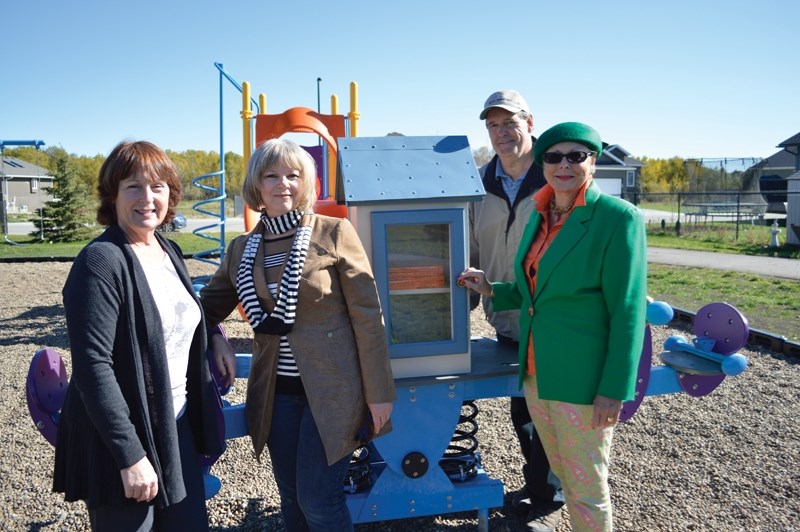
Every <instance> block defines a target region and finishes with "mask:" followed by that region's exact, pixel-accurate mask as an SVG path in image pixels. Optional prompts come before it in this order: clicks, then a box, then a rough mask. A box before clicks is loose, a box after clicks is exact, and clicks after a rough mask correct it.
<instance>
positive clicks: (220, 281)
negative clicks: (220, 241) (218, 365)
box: [201, 139, 396, 532]
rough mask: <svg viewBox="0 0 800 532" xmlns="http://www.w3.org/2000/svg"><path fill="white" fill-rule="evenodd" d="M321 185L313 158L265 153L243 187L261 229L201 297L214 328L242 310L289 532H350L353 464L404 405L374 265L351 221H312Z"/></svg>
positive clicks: (293, 147)
mask: <svg viewBox="0 0 800 532" xmlns="http://www.w3.org/2000/svg"><path fill="white" fill-rule="evenodd" d="M315 184H316V169H315V164H314V160H313V158H312V157H311V156H310V155H309V154H308V153H307V152H306V151H305V150H304V149H303V148H301V147H300V146H298V145H297V144H295V143H294V142H292V141H289V140H283V139H272V140H268V141H267V142H265V143H264V144H263V145H261V146H260V147H259V148H258V149H257V150H256V151H255V153H254V154H253V156H252V158H251V159H250V163H249V165H248V170H247V177H246V178H245V183H244V187H243V196H244V200H245V202H246V203H247V205H248V206H249V207H250V208H251V209H253V210H256V211H260V212H261V213H262V216H261V220H260V221H259V223H258V225H257V226H256V227H255V229H254V230H253V231H251V232H250V233H249V234H246V235H242V236H240V237H238V238H236V239H234V240H233V241H232V242H231V244H230V246H229V248H228V252H227V254H226V255H225V258H224V260H223V263H222V265H221V266H220V268H219V270H218V271H217V272H216V274H215V275H214V277H213V278H212V279H211V281H210V282H209V284H208V285H207V286H206V287H205V288H204V289H203V290H202V292H201V299H202V303H203V308H204V310H205V312H206V317H207V320H208V322H209V324H210V325H216V324H218V323H220V322H221V321H222V320H224V319H225V318H226V317H227V316H228V315H229V314H230V312H231V311H233V310H234V308H235V307H236V306H237V305H239V304H241V305H242V308H243V309H244V311H245V314H246V316H247V319H248V321H249V322H250V325H251V326H252V328H253V331H254V335H255V338H254V342H253V361H252V365H251V370H250V376H249V381H248V387H247V402H246V417H247V423H248V432H249V434H250V437H251V438H252V441H253V446H254V448H255V452H256V456H257V457H258V456H260V454H261V452H262V451H263V449H264V445H266V446H267V448H268V449H269V453H270V458H271V461H272V467H273V471H274V473H275V480H276V482H277V484H278V489H279V491H280V495H281V511H282V514H283V520H284V523H285V526H286V529H287V530H288V531H290V532H291V531H294V530H325V531H332V530H352V528H353V525H352V521H351V518H350V514H349V512H348V509H347V506H346V503H345V497H344V489H343V482H344V477H345V474H346V472H347V468H348V464H349V462H350V457H351V455H352V452H353V451H354V450H355V449H356V448H357V447H358V445H359V443H361V442H363V441H364V440H365V434H364V432H365V431H364V430H363V428H365V423H369V425H368V430H367V431H366V432H367V433H368V434H367V436H366V437H367V438H369V437H374V436H376V435H383V434H385V433H387V432H389V431H390V430H391V425H390V423H389V416H390V415H391V412H392V401H394V400H395V398H396V392H395V388H394V380H393V378H392V371H391V366H390V363H389V350H388V345H387V339H386V332H385V329H384V323H383V315H382V313H381V308H380V302H379V300H378V294H377V290H376V287H375V280H374V277H373V275H372V270H371V268H370V264H369V261H368V259H367V255H366V253H365V251H364V248H363V246H362V244H361V241H360V240H359V238H358V235H357V234H356V232H355V229H354V228H353V226H352V225H351V224H350V222H349V221H348V220H346V219H339V218H332V217H328V216H323V215H319V214H314V213H313V212H312V207H313V205H314V202H315V200H316V190H315ZM370 419H371V421H368V420H370ZM370 433H371V434H370Z"/></svg>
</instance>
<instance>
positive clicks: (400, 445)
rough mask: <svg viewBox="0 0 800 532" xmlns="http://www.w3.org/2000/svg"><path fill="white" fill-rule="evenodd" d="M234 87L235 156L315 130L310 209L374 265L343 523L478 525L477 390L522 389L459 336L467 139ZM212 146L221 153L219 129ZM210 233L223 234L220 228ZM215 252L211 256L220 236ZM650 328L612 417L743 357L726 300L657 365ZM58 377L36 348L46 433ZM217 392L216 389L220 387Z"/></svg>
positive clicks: (498, 354)
mask: <svg viewBox="0 0 800 532" xmlns="http://www.w3.org/2000/svg"><path fill="white" fill-rule="evenodd" d="M215 66H217V68H218V69H219V70H220V76H221V77H220V86H221V87H222V83H223V78H227V79H229V80H231V79H230V78H229V76H227V74H225V73H224V70H223V69H222V65H219V64H217V65H215ZM231 81H232V80H231ZM241 92H242V100H243V109H242V118H243V123H244V127H243V129H244V132H245V154H246V159H247V158H249V155H250V153H251V151H250V150H251V148H252V146H250V144H251V140H250V139H251V138H252V137H250V136H249V135H251V134H252V132H253V131H255V139H254V140H255V142H254V143H255V145H258V144H261V143H262V142H264V141H265V140H267V139H269V138H275V137H279V136H281V135H283V134H286V133H289V132H298V131H299V132H313V133H317V134H318V135H319V136H320V137H321V138H322V139H323V142H322V143H321V144H320V149H319V150H318V153H317V154H316V155H315V154H314V153H313V152H312V156H314V157H315V159H316V160H317V164H318V167H319V168H320V169H321V170H322V171H321V175H320V176H319V184H320V187H319V188H320V202H319V210H320V212H324V213H325V214H331V215H338V216H346V217H348V218H349V219H350V220H351V222H352V223H353V225H354V227H355V228H356V231H357V232H358V234H359V236H360V237H361V239H362V242H363V244H364V247H365V250H366V251H367V254H368V256H369V257H370V259H371V262H372V265H373V269H374V273H375V278H376V284H377V285H378V291H379V296H380V299H381V304H382V307H383V310H384V316H385V320H386V325H387V339H388V340H389V344H390V355H391V358H392V368H393V371H394V373H395V385H396V387H397V392H398V400H397V402H396V403H395V406H394V412H393V415H392V419H393V424H394V427H395V428H394V431H393V432H392V433H390V434H389V435H387V436H384V437H382V438H378V439H377V440H375V441H374V442H372V443H371V444H370V445H368V446H367V447H364V448H362V449H361V450H359V452H358V453H356V455H354V459H353V462H352V465H351V469H350V472H349V473H348V476H347V478H346V480H345V485H344V486H343V489H344V490H345V492H346V493H347V504H348V508H349V510H350V512H351V515H352V517H353V522H354V523H370V522H379V521H387V520H392V519H400V518H409V517H422V516H430V515H441V514H449V513H455V512H463V511H477V515H478V528H479V529H480V530H488V515H489V510H490V509H491V508H495V507H499V506H502V504H503V491H504V487H503V483H502V482H501V481H500V480H497V479H493V478H491V477H490V475H489V473H488V472H486V471H485V470H484V469H483V466H482V463H481V457H480V452H479V451H478V447H479V444H478V430H479V428H478V425H477V421H476V418H477V414H478V409H477V406H476V403H475V401H476V400H478V399H485V398H494V397H508V396H520V395H521V391H520V390H519V389H518V388H517V353H516V351H515V350H513V349H511V348H509V347H508V346H505V345H503V344H499V343H498V342H496V341H494V340H491V339H487V338H470V335H469V305H468V301H467V295H466V291H465V290H464V289H463V288H461V287H459V286H458V285H457V282H456V274H457V272H460V271H462V270H463V269H464V267H465V266H467V260H468V259H467V258H468V256H469V252H468V242H469V238H468V220H467V212H468V206H469V202H471V201H475V200H477V199H480V197H482V195H483V194H484V191H483V187H482V183H481V180H480V178H479V177H478V173H477V169H476V168H475V164H474V161H473V160H472V154H471V150H470V147H469V144H468V142H467V141H466V138H465V137H458V136H450V137H380V138H378V137H375V138H357V135H356V133H357V129H356V128H355V121H356V120H357V119H358V113H357V106H356V105H355V103H354V102H355V101H356V98H355V91H354V89H353V88H352V86H351V100H352V102H351V114H350V117H349V124H348V121H347V119H345V117H343V116H340V115H337V114H336V106H335V105H333V108H334V112H333V114H332V115H330V116H333V117H335V118H330V119H328V118H327V116H324V115H321V114H320V113H318V112H314V111H313V110H311V109H308V108H302V107H301V108H293V109H289V110H287V111H285V112H283V113H280V114H278V115H267V114H265V112H263V111H264V110H265V108H266V100H265V98H264V97H263V96H262V97H261V98H260V105H259V106H258V109H259V110H260V111H262V112H259V113H257V114H256V115H255V116H254V115H253V114H252V110H251V103H253V102H252V100H251V98H250V94H249V86H248V84H246V83H245V84H243V85H242V86H241ZM220 110H221V112H222V104H220ZM348 125H349V126H350V127H349V128H348ZM348 133H349V135H348ZM220 136H221V137H222V135H220ZM220 148H221V149H220V154H221V160H223V159H224V149H223V145H222V140H221V141H220ZM312 148H313V147H312ZM210 175H213V174H210ZM217 177H218V178H219V179H220V183H221V185H222V186H220V187H215V191H214V193H215V194H217V196H216V197H214V198H211V199H208V200H204V201H205V203H203V205H208V204H210V203H213V202H219V205H220V214H221V216H220V218H219V222H218V223H215V224H212V225H210V226H208V227H219V228H221V229H222V230H224V222H225V217H224V199H225V197H226V195H225V189H224V162H221V170H220V174H219V175H218V176H217ZM198 179H201V178H198ZM203 205H200V207H201V208H203ZM209 212H213V211H209ZM256 222H257V214H256V213H252V212H249V213H246V215H245V229H246V230H250V229H252V227H253V226H254V225H255V223H256ZM201 229H203V228H201ZM197 231H200V229H199V230H197ZM221 237H222V238H221V240H222V242H223V243H224V233H223V234H222V235H221ZM218 251H219V253H220V256H221V255H222V253H224V246H222V247H221V248H219V250H218ZM421 309H422V311H421ZM420 316H424V318H422V319H420ZM671 317H672V309H671V308H670V307H669V306H668V305H666V304H664V303H651V304H650V305H649V306H648V321H649V322H650V323H651V324H653V325H662V324H665V323H667V322H668V321H669V320H670V319H671ZM423 322H424V323H423ZM649 327H650V326H649V325H648V327H647V329H646V335H645V341H644V344H643V349H642V355H641V359H640V365H639V374H638V378H637V386H636V398H635V399H634V400H633V401H630V402H628V403H625V405H624V407H623V412H622V416H621V419H623V420H627V419H630V418H631V417H632V416H633V415H634V414H635V412H636V410H637V409H638V407H639V406H640V405H641V403H642V401H643V399H644V397H645V396H647V395H651V396H652V395H662V394H671V393H679V392H683V393H687V394H689V395H693V396H699V395H705V394H708V393H710V392H711V391H712V390H713V389H714V388H715V387H716V386H718V385H719V384H720V383H721V382H722V381H723V380H724V379H725V377H726V376H733V375H734V374H739V373H741V371H743V370H744V368H745V367H746V360H745V361H744V363H743V364H742V361H741V358H736V361H735V363H733V364H732V363H730V362H727V360H729V359H730V357H732V356H736V357H741V356H740V355H736V354H735V351H737V350H738V349H739V348H740V347H742V346H743V345H744V343H745V342H746V340H747V333H748V325H747V320H746V319H745V318H744V317H743V316H742V315H741V314H740V313H739V312H738V311H737V310H736V309H734V308H733V307H730V306H729V305H725V304H722V303H715V304H713V305H710V306H707V307H703V309H701V310H700V311H699V312H698V314H697V318H696V320H695V334H696V335H697V337H698V338H699V340H697V341H695V340H692V341H691V342H690V341H688V340H686V339H684V340H683V341H680V339H675V340H673V341H671V342H670V344H669V346H665V352H664V353H662V356H661V359H662V361H663V363H664V364H663V365H661V364H658V365H653V364H652V340H651V338H652V337H651V334H650V330H649ZM666 353H672V354H674V355H675V356H671V355H667V354H666ZM250 362H251V357H250V355H249V354H239V355H237V375H238V376H239V377H241V378H246V377H247V376H248V375H249V371H250ZM731 367H733V369H731ZM726 370H728V371H726ZM66 384H67V376H66V372H65V369H64V364H63V361H61V359H60V356H58V354H57V353H55V352H54V351H53V350H42V351H39V352H37V354H36V355H35V356H34V358H33V361H32V362H31V368H30V373H29V375H28V380H27V385H26V396H27V399H28V405H29V409H30V413H31V416H32V418H33V419H34V422H35V424H36V426H37V429H38V430H39V431H40V432H41V433H42V435H43V436H44V437H45V438H47V439H48V441H51V443H52V442H53V441H54V439H51V438H54V436H55V432H56V429H57V423H58V412H59V410H60V405H61V402H62V401H63V394H64V392H65V391H66ZM226 391H227V390H224V389H223V390H220V392H221V394H222V395H224V394H225V392H226ZM244 408H245V405H244V404H236V405H231V404H224V406H222V408H221V415H220V422H224V425H225V436H226V438H227V439H230V438H238V437H244V436H246V435H247V426H246V421H245V415H244ZM215 459H216V457H212V458H211V459H209V460H208V463H207V464H206V465H207V467H208V468H209V474H207V475H206V494H207V497H211V496H214V495H215V494H216V493H217V492H218V490H219V488H220V482H219V479H216V478H214V477H213V476H212V475H211V474H210V468H211V467H212V466H213V463H214V460H215Z"/></svg>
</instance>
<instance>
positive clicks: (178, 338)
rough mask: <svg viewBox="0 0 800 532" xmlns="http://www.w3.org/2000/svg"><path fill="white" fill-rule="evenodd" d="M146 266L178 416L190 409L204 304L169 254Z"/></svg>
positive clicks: (176, 416)
mask: <svg viewBox="0 0 800 532" xmlns="http://www.w3.org/2000/svg"><path fill="white" fill-rule="evenodd" d="M142 267H143V269H144V273H145V275H146V276H147V284H148V285H150V292H151V293H152V294H153V299H155V301H156V306H157V307H158V313H159V315H160V317H161V327H162V329H163V330H164V345H165V346H166V348H167V364H168V367H169V381H170V385H171V387H172V406H173V407H174V410H175V419H177V418H179V417H180V416H181V415H182V414H183V411H184V410H185V409H186V371H187V369H188V367H189V350H190V349H191V346H192V339H193V338H194V332H195V329H197V326H198V324H199V323H200V307H199V306H197V303H196V302H195V300H194V298H192V296H191V295H190V294H189V292H188V291H187V290H186V287H184V286H183V283H182V282H181V280H180V277H178V272H176V271H175V266H174V265H173V264H172V261H171V260H170V259H169V256H168V255H166V254H165V255H164V260H163V261H161V264H159V265H157V266H153V265H146V264H142Z"/></svg>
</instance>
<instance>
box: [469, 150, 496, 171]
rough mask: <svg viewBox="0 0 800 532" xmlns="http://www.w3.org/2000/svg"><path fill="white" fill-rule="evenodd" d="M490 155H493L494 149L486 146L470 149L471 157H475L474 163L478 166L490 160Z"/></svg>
mask: <svg viewBox="0 0 800 532" xmlns="http://www.w3.org/2000/svg"><path fill="white" fill-rule="evenodd" d="M492 157H494V151H493V150H492V149H491V148H489V147H487V146H481V147H480V148H478V149H476V150H472V158H473V159H475V165H476V166H477V167H478V168H480V167H481V166H483V165H484V164H486V163H488V162H489V161H491V160H492Z"/></svg>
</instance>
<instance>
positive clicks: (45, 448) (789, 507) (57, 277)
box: [0, 261, 800, 532]
mask: <svg viewBox="0 0 800 532" xmlns="http://www.w3.org/2000/svg"><path fill="white" fill-rule="evenodd" d="M189 262H190V269H191V270H192V273H193V274H195V275H198V274H204V273H209V272H208V269H209V268H211V267H209V266H206V265H201V264H196V263H195V261H189ZM794 262H798V261H794ZM69 267H70V263H57V262H55V263H13V264H0V294H2V295H0V324H2V331H3V332H2V335H0V357H1V358H0V360H2V361H3V364H2V366H0V367H1V368H2V369H0V384H1V385H2V390H3V392H4V393H3V394H2V395H0V427H2V432H0V522H2V523H3V528H4V529H6V530H32V529H37V530H82V529H88V519H87V516H86V512H85V509H84V507H83V505H82V504H66V503H64V502H63V499H62V498H61V497H60V496H58V495H55V494H52V493H50V485H51V471H52V466H53V449H52V447H51V446H50V444H48V443H47V442H46V441H45V440H44V438H43V437H41V436H40V435H39V434H38V433H37V431H36V430H35V428H34V427H33V425H32V422H31V419H30V416H29V415H28V411H27V406H26V403H25V397H24V382H25V376H26V374H27V371H28V364H29V363H30V360H31V357H32V356H33V354H34V353H35V352H36V351H37V350H38V349H41V348H44V347H51V348H55V349H57V350H59V351H60V352H61V353H62V355H64V356H65V358H66V360H67V363H68V366H69V351H68V347H67V343H66V331H65V323H64V317H63V309H62V307H61V288H62V286H63V283H64V280H65V278H66V275H67V272H68V271H69ZM480 312H481V311H480V309H477V310H476V311H474V312H473V315H472V331H471V332H472V334H473V335H490V334H491V329H490V327H489V326H488V324H487V323H486V322H485V320H483V318H482V316H481V314H480ZM225 327H226V331H227V332H228V334H229V335H230V336H231V337H232V338H233V341H234V342H235V344H236V348H237V351H242V352H244V351H248V350H249V341H248V338H249V334H248V330H247V327H246V326H245V325H244V323H243V322H242V321H241V320H240V318H239V317H238V316H237V315H236V314H235V313H234V314H233V315H232V316H231V317H230V318H229V319H228V321H227V322H226V324H225ZM653 333H654V334H653V336H654V349H653V351H654V352H655V353H658V352H659V351H660V349H659V348H660V346H661V345H663V342H664V340H665V339H666V338H667V337H668V336H669V335H671V334H684V335H691V330H690V329H689V328H688V327H687V326H685V325H683V324H677V325H676V326H675V327H669V328H668V327H654V328H653ZM564 341H565V346H566V343H567V342H568V339H565V340H564ZM741 353H742V354H744V355H745V356H747V358H748V359H749V360H750V367H749V368H748V369H747V371H746V372H745V373H744V374H742V375H740V376H738V377H735V378H728V379H726V380H725V381H724V382H723V383H722V384H721V385H720V387H719V388H717V390H715V391H714V392H713V393H711V394H710V395H708V396H706V397H701V398H692V397H689V396H687V395H683V394H680V395H678V394H673V395H664V396H656V397H647V398H645V400H644V402H643V404H642V406H641V408H640V409H639V411H638V412H637V413H636V415H635V416H634V417H633V418H632V419H631V420H630V421H629V422H627V423H625V424H622V425H620V426H619V427H618V429H617V431H616V434H615V437H614V449H613V451H612V463H611V489H612V500H613V504H614V523H615V529H616V530H620V531H641V530H648V531H658V530H676V529H690V530H790V529H793V528H796V527H797V524H798V523H800V497H798V492H797V489H798V488H797V487H798V486H800V452H798V449H800V410H798V408H797V398H798V397H800V361H799V360H798V359H796V358H788V357H786V356H784V355H779V354H775V353H771V352H769V351H767V350H765V349H763V348H761V347H756V346H748V348H747V349H745V350H742V351H741ZM244 387H245V383H244V382H243V381H240V382H239V383H238V384H237V387H236V389H235V390H234V392H232V393H231V394H229V396H227V399H228V400H229V401H231V402H232V403H238V402H242V401H244ZM478 406H479V408H480V413H479V415H478V423H479V431H478V439H479V442H480V446H479V451H480V452H481V454H482V458H483V465H484V468H485V469H486V471H487V473H488V474H489V475H491V476H492V477H495V478H499V479H502V480H503V481H504V482H505V484H506V489H507V490H508V491H510V490H514V489H517V488H519V487H520V486H521V483H520V479H521V475H520V455H519V451H518V449H517V446H516V444H515V441H516V438H515V436H514V435H513V430H512V428H511V422H510V419H509V416H508V399H507V398H499V399H485V400H480V401H478ZM213 472H214V474H216V475H217V476H218V477H219V478H220V479H221V480H222V483H223V486H222V490H221V491H220V493H219V494H218V495H217V496H216V497H214V498H213V499H212V500H210V501H209V502H208V508H209V513H210V519H211V525H212V530H226V531H239V530H242V531H244V530H271V531H272V530H276V531H279V530H282V529H283V527H282V524H281V519H280V511H279V502H278V496H277V489H276V487H275V485H274V482H273V481H272V480H271V471H270V462H269V457H268V455H267V456H265V457H264V459H263V460H262V462H261V463H260V464H259V463H257V462H256V461H255V460H254V459H253V457H252V452H251V448H250V444H249V441H248V440H247V439H245V438H241V439H237V440H231V441H229V448H228V451H227V452H226V453H225V454H224V455H223V457H222V458H221V459H220V460H219V461H218V462H217V464H215V466H214V469H213ZM523 521H524V519H523V518H521V517H520V516H518V515H516V514H514V513H512V512H511V511H510V510H508V509H503V508H500V509H496V510H493V511H492V512H490V517H489V529H490V530H493V531H512V530H524V529H525V527H524V522H523ZM476 526H477V519H476V515H475V512H465V513H461V514H455V515H445V516H441V517H421V518H414V519H404V520H399V521H388V522H385V523H381V524H374V525H358V526H356V530H358V531H388V530H441V531H445V530H446V531H466V530H475V529H476ZM567 530H570V524H569V515H568V513H567V512H566V511H564V519H563V520H562V523H561V525H559V528H558V531H559V532H564V531H567Z"/></svg>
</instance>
